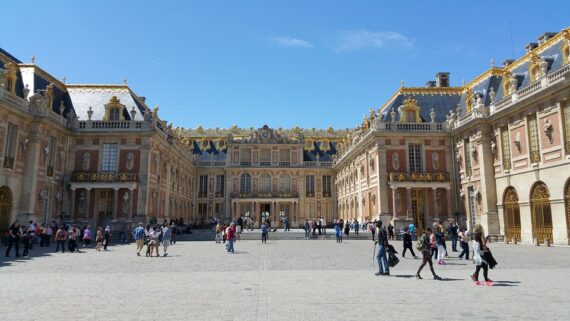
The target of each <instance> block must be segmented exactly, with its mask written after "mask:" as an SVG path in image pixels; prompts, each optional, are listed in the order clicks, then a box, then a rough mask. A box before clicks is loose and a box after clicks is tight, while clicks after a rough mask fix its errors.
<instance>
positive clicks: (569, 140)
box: [562, 103, 570, 153]
mask: <svg viewBox="0 0 570 321" xmlns="http://www.w3.org/2000/svg"><path fill="white" fill-rule="evenodd" d="M562 112H563V114H564V134H565V135H564V136H565V139H564V141H565V143H566V144H565V145H566V153H570V104H569V103H566V104H564V107H562Z"/></svg>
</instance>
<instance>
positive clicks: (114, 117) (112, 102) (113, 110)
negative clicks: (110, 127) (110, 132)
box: [103, 96, 125, 121]
mask: <svg viewBox="0 0 570 321" xmlns="http://www.w3.org/2000/svg"><path fill="white" fill-rule="evenodd" d="M124 109H125V105H123V104H121V101H120V100H119V98H117V96H113V97H111V99H109V103H107V104H106V105H105V116H104V118H103V120H106V121H122V120H125V116H124V115H123V110H124Z"/></svg>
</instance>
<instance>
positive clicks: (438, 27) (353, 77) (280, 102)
mask: <svg viewBox="0 0 570 321" xmlns="http://www.w3.org/2000/svg"><path fill="white" fill-rule="evenodd" d="M568 12H570V1H548V2H537V1H488V0H479V1H456V0H455V1H419V0H418V1H379V0H377V1H359V0H351V1H340V0H338V1H335V0H322V1H317V0H314V1H308V0H287V1H285V0H283V1H271V0H249V1H246V0H243V1H238V0H227V1H221V0H208V1H144V0H138V1H109V0H98V1H59V0H50V1H25V2H24V1H20V0H2V1H0V14H1V19H0V47H1V48H3V49H4V50H6V51H8V52H10V53H11V54H12V55H14V56H16V57H17V58H19V59H20V60H22V61H24V62H29V61H30V57H32V56H35V57H36V64H37V65H39V66H40V67H41V68H43V69H44V70H46V71H48V72H49V73H51V74H52V75H53V76H54V77H56V78H58V79H63V78H64V77H65V78H66V82H67V83H73V84H78V83H80V84H82V83H100V84H120V83H123V82H124V80H125V79H127V83H128V85H129V86H130V87H131V88H132V89H133V91H134V92H135V93H136V94H137V95H139V96H145V97H146V98H147V100H146V101H147V104H148V105H149V106H150V107H151V108H152V107H153V106H155V105H160V113H159V115H160V117H161V118H162V119H165V120H168V121H170V122H173V123H174V125H175V126H181V127H186V128H195V127H197V126H199V125H201V126H203V127H206V128H216V127H220V128H228V127H230V126H232V125H234V124H236V125H238V126H240V127H244V128H249V127H254V128H258V127H261V126H263V125H264V124H267V125H269V126H270V127H274V128H278V127H283V128H291V127H294V126H300V127H303V128H309V129H310V128H326V127H328V126H333V127H334V128H348V127H354V126H356V125H357V124H358V123H360V122H361V121H362V115H363V114H365V113H366V114H367V113H368V110H369V109H370V108H375V109H377V108H379V107H380V106H382V105H383V104H384V103H385V102H386V101H387V100H388V99H389V97H390V96H391V95H392V94H393V93H394V92H395V91H396V90H397V89H398V87H400V82H401V81H402V80H403V81H404V82H405V86H424V85H425V83H426V82H427V81H428V80H433V79H434V77H435V74H436V73H437V72H439V71H446V72H450V73H451V76H450V78H451V85H456V86H459V85H461V81H462V79H464V80H465V81H467V82H468V81H469V80H470V79H473V78H474V77H475V76H477V75H478V74H480V73H482V72H484V71H485V70H487V69H488V68H489V67H490V61H491V59H494V60H495V61H496V65H500V64H501V62H502V61H504V60H505V59H508V58H512V57H513V55H514V57H520V56H521V55H523V54H524V46H525V44H527V43H529V42H536V39H537V38H538V36H539V35H541V34H542V33H544V32H547V31H548V32H551V31H552V32H559V31H560V30H562V29H564V28H567V27H570V19H569V18H568V17H569V15H568ZM8 13H9V14H8ZM511 31H512V32H511ZM79 116H81V115H79Z"/></svg>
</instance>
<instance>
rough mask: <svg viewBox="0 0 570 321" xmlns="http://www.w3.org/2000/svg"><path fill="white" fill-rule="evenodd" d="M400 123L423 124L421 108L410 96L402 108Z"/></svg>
mask: <svg viewBox="0 0 570 321" xmlns="http://www.w3.org/2000/svg"><path fill="white" fill-rule="evenodd" d="M399 109H400V122H401V123H421V121H422V120H421V118H420V110H421V108H420V106H419V105H418V101H417V100H415V99H414V98H413V97H411V96H409V97H408V98H406V100H404V104H403V105H402V106H400V108H399Z"/></svg>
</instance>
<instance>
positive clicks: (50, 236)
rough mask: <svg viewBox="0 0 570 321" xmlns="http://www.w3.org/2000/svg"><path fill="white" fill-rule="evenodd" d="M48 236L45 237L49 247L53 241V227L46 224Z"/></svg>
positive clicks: (46, 244)
mask: <svg viewBox="0 0 570 321" xmlns="http://www.w3.org/2000/svg"><path fill="white" fill-rule="evenodd" d="M44 233H45V235H46V238H45V243H44V245H45V246H47V247H49V244H50V242H51V238H52V236H53V228H52V227H51V225H49V224H48V225H46V228H45V231H44Z"/></svg>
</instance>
